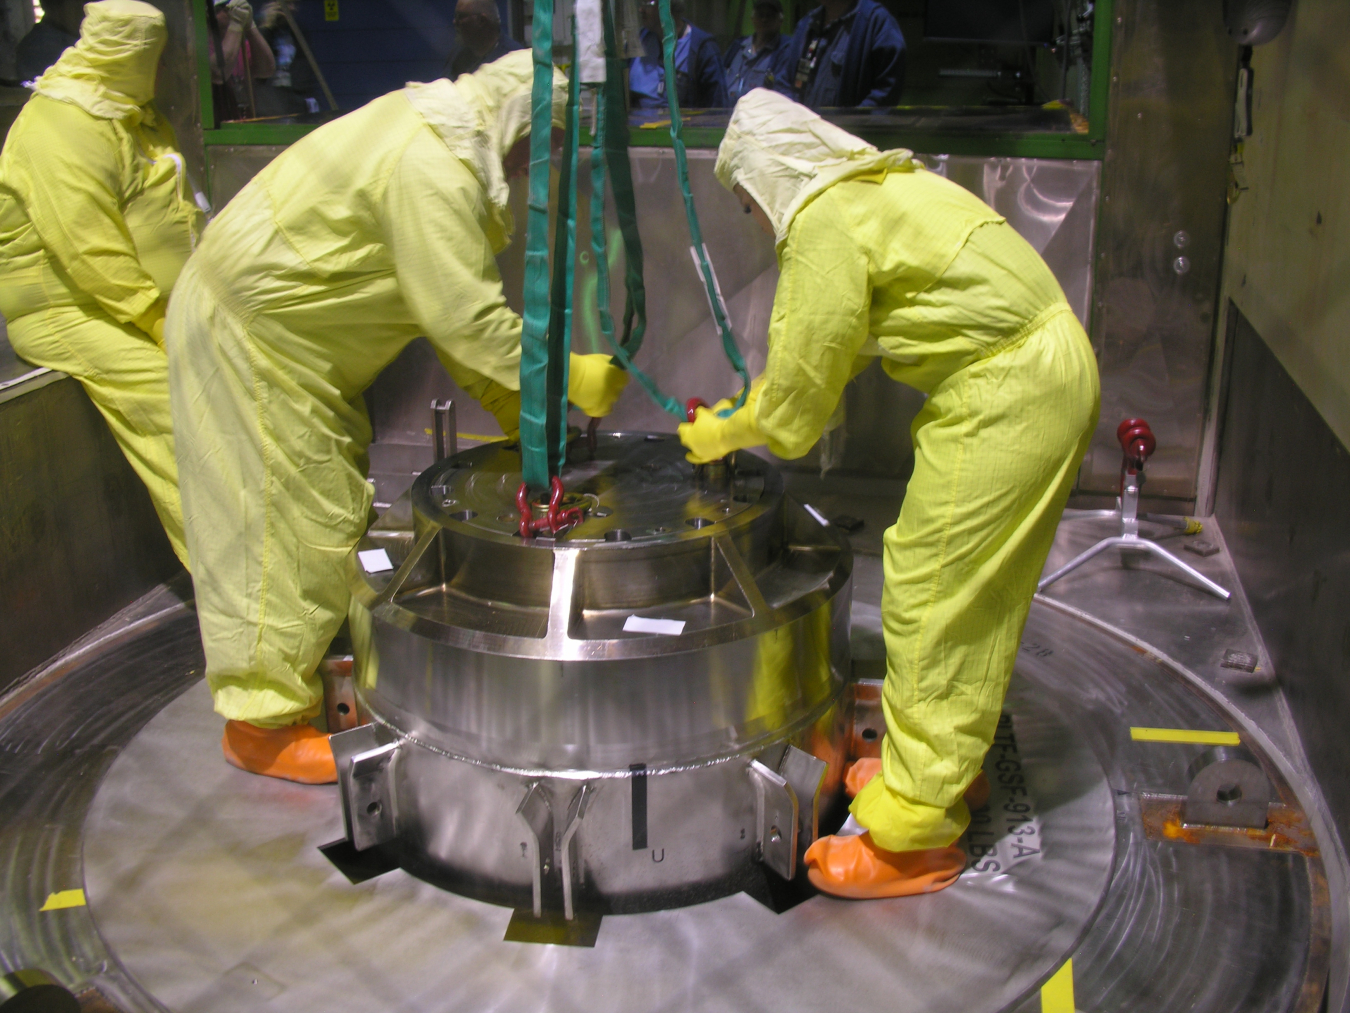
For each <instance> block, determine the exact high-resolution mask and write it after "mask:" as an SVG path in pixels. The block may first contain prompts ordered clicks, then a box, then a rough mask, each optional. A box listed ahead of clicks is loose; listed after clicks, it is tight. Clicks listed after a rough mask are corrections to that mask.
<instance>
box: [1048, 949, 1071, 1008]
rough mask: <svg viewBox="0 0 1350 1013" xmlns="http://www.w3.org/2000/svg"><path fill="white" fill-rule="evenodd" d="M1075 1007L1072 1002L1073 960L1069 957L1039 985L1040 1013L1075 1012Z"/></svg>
mask: <svg viewBox="0 0 1350 1013" xmlns="http://www.w3.org/2000/svg"><path fill="white" fill-rule="evenodd" d="M1077 1009H1078V1007H1077V1006H1075V1005H1074V1004H1073V960H1072V959H1069V960H1066V961H1064V966H1063V967H1061V968H1060V969H1059V970H1058V971H1056V972H1055V974H1054V976H1053V977H1052V978H1051V979H1050V980H1049V981H1047V982H1046V983H1045V984H1044V985H1042V986H1041V1013H1076V1011H1077Z"/></svg>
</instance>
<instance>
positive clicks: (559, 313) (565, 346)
mask: <svg viewBox="0 0 1350 1013" xmlns="http://www.w3.org/2000/svg"><path fill="white" fill-rule="evenodd" d="M572 37H573V38H575V37H576V24H575V22H574V23H573V25H572ZM566 123H567V125H566V139H565V140H564V142H563V157H562V171H561V172H560V173H559V177H558V218H557V224H556V225H555V231H554V236H553V290H552V294H553V302H552V308H551V313H550V315H549V329H548V381H549V382H548V393H549V402H548V406H549V409H550V411H549V416H548V431H547V432H548V448H549V455H548V464H549V471H548V473H549V475H550V476H552V475H556V474H558V472H559V471H561V470H562V465H563V462H564V461H565V460H566V459H567V373H568V366H569V364H570V362H571V351H572V305H573V301H574V296H575V295H576V284H575V282H576V251H577V149H578V147H579V145H580V140H581V137H580V133H581V86H580V85H579V84H578V83H577V73H576V67H575V66H573V68H572V74H571V75H570V80H569V82H568V87H567V121H566ZM548 133H552V124H551V123H550V125H549V129H548ZM526 481H529V480H528V479H527V480H526ZM530 484H531V485H533V484H534V483H533V482H531V483H530Z"/></svg>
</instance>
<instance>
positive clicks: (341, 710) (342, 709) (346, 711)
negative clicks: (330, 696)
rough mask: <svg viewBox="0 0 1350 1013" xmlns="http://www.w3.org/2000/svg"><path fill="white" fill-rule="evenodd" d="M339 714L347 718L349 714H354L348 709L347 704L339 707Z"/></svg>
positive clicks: (341, 704)
mask: <svg viewBox="0 0 1350 1013" xmlns="http://www.w3.org/2000/svg"><path fill="white" fill-rule="evenodd" d="M337 712H338V713H339V714H341V715H342V716H343V717H344V718H345V717H346V716H347V715H348V714H350V713H351V712H352V709H351V708H350V707H348V706H347V705H346V704H345V703H340V704H338V705H337Z"/></svg>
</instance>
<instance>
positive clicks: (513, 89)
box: [404, 49, 567, 236]
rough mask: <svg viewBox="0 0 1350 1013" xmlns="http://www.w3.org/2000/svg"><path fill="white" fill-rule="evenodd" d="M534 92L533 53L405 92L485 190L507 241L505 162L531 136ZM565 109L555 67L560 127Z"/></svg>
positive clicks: (563, 86) (563, 81)
mask: <svg viewBox="0 0 1350 1013" xmlns="http://www.w3.org/2000/svg"><path fill="white" fill-rule="evenodd" d="M533 88H534V54H533V53H532V52H531V51H530V50H528V49H523V50H518V51H516V52H514V53H508V54H507V55H506V56H503V57H502V58H501V59H500V60H495V61H493V62H492V63H485V64H484V65H483V66H482V67H480V68H479V69H478V70H476V71H474V72H473V73H472V74H462V75H460V77H459V79H458V80H457V81H449V80H447V79H446V78H441V79H440V80H439V81H433V82H431V83H430V84H409V85H408V87H407V88H406V89H405V90H404V94H405V95H407V96H408V101H409V102H410V103H412V107H413V108H414V109H416V110H417V113H418V115H420V116H421V117H422V118H423V119H424V120H426V121H427V123H429V124H430V125H431V127H432V129H433V130H435V131H436V133H437V134H439V135H440V138H441V140H443V141H444V142H445V144H446V147H448V148H449V149H450V153H451V154H453V155H454V156H455V157H456V158H458V159H460V160H461V161H463V162H464V164H465V165H467V166H468V167H469V169H470V171H472V172H473V174H474V176H476V177H477V179H478V181H479V182H480V183H481V184H482V185H483V191H484V193H486V195H487V199H488V203H489V204H490V205H491V208H492V211H493V217H494V218H495V219H497V221H498V222H499V223H500V225H501V227H502V230H503V232H504V234H505V235H507V236H509V235H510V234H511V232H512V231H513V228H514V226H513V223H512V221H511V212H510V211H509V210H507V207H506V202H507V200H508V199H509V197H510V190H509V187H508V186H507V180H506V174H505V173H504V172H503V170H502V159H503V158H505V157H506V154H507V152H509V151H510V150H511V148H512V147H514V146H515V143H516V142H517V141H519V140H520V139H521V138H522V137H524V136H525V135H526V134H528V133H529V132H530V107H531V92H532V90H533ZM566 110H567V75H565V74H564V73H563V72H562V71H560V70H558V69H557V68H556V67H555V68H554V69H553V125H554V126H555V127H560V126H562V125H563V123H564V117H565V115H566Z"/></svg>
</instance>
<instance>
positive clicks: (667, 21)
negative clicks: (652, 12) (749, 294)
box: [657, 0, 750, 408]
mask: <svg viewBox="0 0 1350 1013" xmlns="http://www.w3.org/2000/svg"><path fill="white" fill-rule="evenodd" d="M657 7H658V10H659V11H660V14H661V52H662V55H663V57H664V58H665V65H666V83H665V87H666V102H667V104H668V105H669V106H670V141H671V145H672V147H674V149H675V169H676V172H677V174H678V175H679V178H680V193H681V194H682V195H683V196H684V214H685V217H686V218H687V219H688V220H689V238H690V240H691V241H692V243H693V246H692V247H691V250H692V253H693V256H694V261H695V264H696V265H697V266H698V273H699V275H700V277H702V279H703V289H704V294H705V295H706V296H707V297H708V305H709V307H711V309H712V314H713V321H714V322H715V323H716V324H717V332H718V333H719V334H720V335H721V336H722V350H723V351H724V352H726V355H727V360H728V361H729V362H730V363H731V367H732V368H733V369H734V370H736V372H737V373H738V374H740V377H741V393H740V397H738V398H737V399H736V407H737V408H739V407H740V406H741V405H743V404H745V398H746V395H747V394H749V392H750V374H749V372H748V371H747V370H746V368H745V360H744V359H743V358H741V352H740V349H738V348H737V347H736V336H735V335H734V334H733V333H732V332H731V321H730V320H728V319H727V313H726V304H725V303H723V301H722V292H721V290H720V289H719V288H718V285H717V275H716V274H714V273H713V268H712V263H711V262H710V261H709V259H708V248H707V247H706V246H704V245H703V230H702V229H700V228H699V225H698V212H697V211H695V210H694V195H693V193H691V192H690V189H689V160H688V158H687V157H686V156H685V151H684V133H683V127H682V125H681V121H680V99H679V96H678V95H677V94H676V92H677V91H678V90H679V89H678V88H677V87H676V84H675V82H676V81H677V80H678V78H677V77H676V76H675V19H674V18H673V17H671V14H670V0H659V3H658V4H657Z"/></svg>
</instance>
